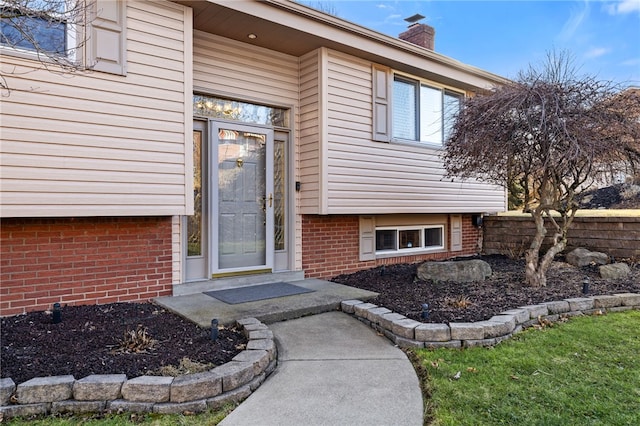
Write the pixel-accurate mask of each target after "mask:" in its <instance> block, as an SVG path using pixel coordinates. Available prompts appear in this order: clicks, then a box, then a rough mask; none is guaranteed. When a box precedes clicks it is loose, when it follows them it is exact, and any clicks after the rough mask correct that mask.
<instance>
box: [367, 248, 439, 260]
mask: <svg viewBox="0 0 640 426" xmlns="http://www.w3.org/2000/svg"><path fill="white" fill-rule="evenodd" d="M446 251H447V249H446V248H445V247H434V248H420V249H411V250H409V249H407V250H398V251H386V252H384V251H381V252H376V259H389V258H392V257H404V256H415V255H420V254H432V253H445V252H446Z"/></svg>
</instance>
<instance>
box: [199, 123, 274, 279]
mask: <svg viewBox="0 0 640 426" xmlns="http://www.w3.org/2000/svg"><path fill="white" fill-rule="evenodd" d="M209 134H210V140H211V147H212V149H211V151H212V153H211V156H212V161H211V164H212V171H211V178H212V185H211V187H212V191H211V194H212V196H211V213H212V215H211V218H212V219H213V220H212V221H211V222H212V223H211V234H212V238H211V241H212V242H213V243H212V244H211V246H212V247H211V248H212V250H211V265H212V275H213V276H216V275H222V274H228V273H234V272H245V271H247V272H249V271H271V270H272V269H273V259H274V215H273V211H274V210H273V204H274V196H273V158H274V157H273V131H272V130H270V129H265V128H261V127H254V126H247V125H240V124H233V123H222V122H216V121H211V122H210V131H209ZM216 218H217V221H216V220H215V219H216ZM216 222H217V223H216Z"/></svg>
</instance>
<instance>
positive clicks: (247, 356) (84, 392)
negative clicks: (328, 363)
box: [0, 318, 277, 419]
mask: <svg viewBox="0 0 640 426" xmlns="http://www.w3.org/2000/svg"><path fill="white" fill-rule="evenodd" d="M238 325H239V326H240V327H241V328H242V329H243V332H244V334H245V335H246V336H247V338H248V339H249V341H248V342H247V348H246V350H244V351H242V352H240V353H239V354H238V355H236V356H235V357H234V358H233V360H232V361H229V362H227V363H226V364H223V365H220V366H218V367H215V368H214V369H212V370H209V371H206V372H202V373H195V374H187V375H183V376H178V377H166V376H140V377H136V378H132V379H127V377H126V375H124V374H96V375H91V376H87V377H85V378H82V379H80V380H75V379H74V377H73V376H53V377H36V378H34V379H31V380H28V381H26V382H24V383H20V384H19V385H17V386H16V384H15V383H14V381H13V380H12V379H10V378H6V379H0V419H2V418H3V417H4V418H5V419H7V418H11V417H17V416H30V415H47V414H58V413H85V412H105V411H107V412H120V411H129V412H153V413H161V414H166V413H182V412H185V411H189V412H202V411H205V410H207V409H212V410H214V409H217V408H219V407H221V406H223V405H224V404H227V403H229V402H233V403H238V402H240V401H242V400H244V399H245V398H247V397H248V396H249V395H250V394H251V393H252V392H253V391H254V390H256V389H257V388H258V387H259V386H260V385H261V384H262V382H263V381H264V380H265V379H266V377H267V376H268V375H269V374H271V372H273V370H274V369H275V367H276V363H277V360H276V355H277V349H276V344H275V341H274V339H273V332H272V331H271V330H269V328H268V327H267V326H266V325H264V324H263V323H261V322H260V321H258V320H257V319H255V318H246V319H243V320H240V321H238Z"/></svg>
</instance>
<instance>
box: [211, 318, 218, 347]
mask: <svg viewBox="0 0 640 426" xmlns="http://www.w3.org/2000/svg"><path fill="white" fill-rule="evenodd" d="M211 340H213V341H214V342H215V341H216V340H218V320H217V319H216V318H214V319H212V320H211Z"/></svg>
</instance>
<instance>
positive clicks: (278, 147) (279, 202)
mask: <svg viewBox="0 0 640 426" xmlns="http://www.w3.org/2000/svg"><path fill="white" fill-rule="evenodd" d="M273 156H274V161H273V214H274V228H275V229H274V234H275V235H274V244H275V247H274V248H275V250H284V249H285V240H286V238H285V223H286V221H285V219H286V216H285V214H286V202H285V187H286V181H287V177H286V167H285V165H286V164H287V163H286V158H285V144H284V141H278V140H277V141H275V142H274V146H273Z"/></svg>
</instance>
